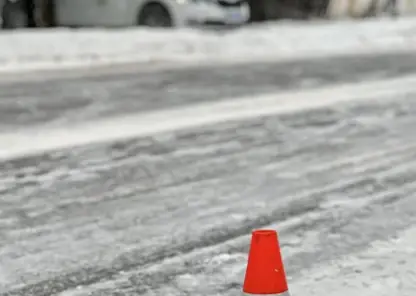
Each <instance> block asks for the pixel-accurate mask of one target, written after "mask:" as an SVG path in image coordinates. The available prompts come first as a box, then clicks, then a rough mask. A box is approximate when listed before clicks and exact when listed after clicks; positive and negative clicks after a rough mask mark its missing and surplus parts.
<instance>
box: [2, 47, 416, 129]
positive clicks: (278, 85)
mask: <svg viewBox="0 0 416 296" xmlns="http://www.w3.org/2000/svg"><path fill="white" fill-rule="evenodd" d="M414 72H416V54H414V53H409V54H403V53H402V54H400V53H395V54H382V55H378V54H374V55H370V56H368V55H367V56H353V57H333V58H325V59H306V60H297V61H290V62H281V63H278V62H263V63H253V62H251V63H250V62H248V63H246V64H239V65H223V66H220V65H218V64H214V65H212V66H210V67H209V66H201V67H197V68H186V69H176V70H170V71H166V70H165V71H163V70H154V71H150V70H149V71H145V72H140V71H134V72H133V73H131V72H130V73H123V72H119V73H112V74H108V75H104V76H83V75H80V77H78V78H57V79H45V80H42V81H23V82H22V81H21V82H10V83H7V84H5V83H3V84H2V85H0V131H7V130H13V129H15V128H17V127H27V126H32V125H34V124H48V125H51V126H57V125H58V126H59V125H61V124H68V123H71V124H72V123H74V122H82V121H88V120H92V119H96V118H100V117H109V116H115V115H121V114H126V113H136V112H145V111H152V110H157V109H168V108H172V107H179V106H184V105H189V104H193V103H202V102H213V101H220V100H224V99H225V98H232V97H239V96H247V95H254V96H255V95H256V94H265V93H273V92H278V91H285V90H290V89H307V88H311V87H322V86H327V85H331V84H333V83H345V82H358V81H365V80H371V79H382V78H389V77H395V76H400V75H407V74H412V73H414Z"/></svg>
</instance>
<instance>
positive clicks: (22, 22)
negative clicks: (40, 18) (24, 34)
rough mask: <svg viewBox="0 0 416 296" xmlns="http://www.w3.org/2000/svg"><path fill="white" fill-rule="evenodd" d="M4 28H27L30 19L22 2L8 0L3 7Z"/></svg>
mask: <svg viewBox="0 0 416 296" xmlns="http://www.w3.org/2000/svg"><path fill="white" fill-rule="evenodd" d="M2 19H3V22H2V27H3V29H18V28H27V27H28V25H29V19H28V16H27V14H26V11H25V10H24V8H23V5H22V4H21V3H20V2H15V3H11V2H8V3H6V4H5V5H4V6H3V9H2Z"/></svg>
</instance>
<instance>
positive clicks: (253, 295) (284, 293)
mask: <svg viewBox="0 0 416 296" xmlns="http://www.w3.org/2000/svg"><path fill="white" fill-rule="evenodd" d="M243 295H251V296H256V295H257V296H264V295H276V296H290V293H289V291H286V292H283V293H279V294H248V293H244V294H243Z"/></svg>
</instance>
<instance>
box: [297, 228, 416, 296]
mask: <svg viewBox="0 0 416 296" xmlns="http://www.w3.org/2000/svg"><path fill="white" fill-rule="evenodd" d="M415 238H416V227H412V228H409V229H407V230H406V231H404V232H402V233H401V234H400V235H399V236H398V238H396V239H392V240H390V241H388V242H376V243H373V244H372V245H371V246H370V248H368V249H367V250H365V251H363V252H361V253H359V254H356V255H351V256H348V257H346V258H340V259H339V260H337V261H333V262H332V264H331V265H329V266H328V265H325V266H315V267H313V269H311V270H307V271H305V272H304V278H303V277H302V275H301V276H300V277H299V278H298V279H295V280H294V281H293V282H292V283H291V290H292V291H293V294H294V295H301V294H307V295H311V296H313V295H326V294H328V291H330V292H329V293H330V295H337V296H350V295H366V296H392V295H400V296H413V295H414V294H415V292H416V271H415V268H414V266H415V264H416V239H415Z"/></svg>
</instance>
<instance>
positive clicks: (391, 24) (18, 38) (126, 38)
mask: <svg viewBox="0 0 416 296" xmlns="http://www.w3.org/2000/svg"><path fill="white" fill-rule="evenodd" d="M0 44H1V46H0V72H7V71H21V70H36V69H53V68H61V67H78V66H81V67H83V66H96V65H108V64H114V63H124V62H139V63H149V62H153V63H162V64H164V63H168V62H169V63H176V64H177V63H179V64H184V63H197V62H198V63H212V62H226V61H227V62H238V61H251V60H264V59H274V60H278V59H291V58H300V57H316V56H328V55H337V54H354V53H373V52H386V51H413V50H415V48H416V19H412V18H400V19H397V20H393V19H383V18H381V19H373V20H367V21H359V22H357V21H338V22H323V21H322V22H314V23H311V22H303V23H299V22H281V23H270V24H265V25H261V26H249V27H245V28H241V29H236V30H230V31H216V32H214V31H201V30H197V29H178V30H175V31H162V30H159V31H158V30H149V29H138V28H129V29H113V30H109V29H78V30H76V29H65V28H61V29H56V30H37V31H15V32H0Z"/></svg>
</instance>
